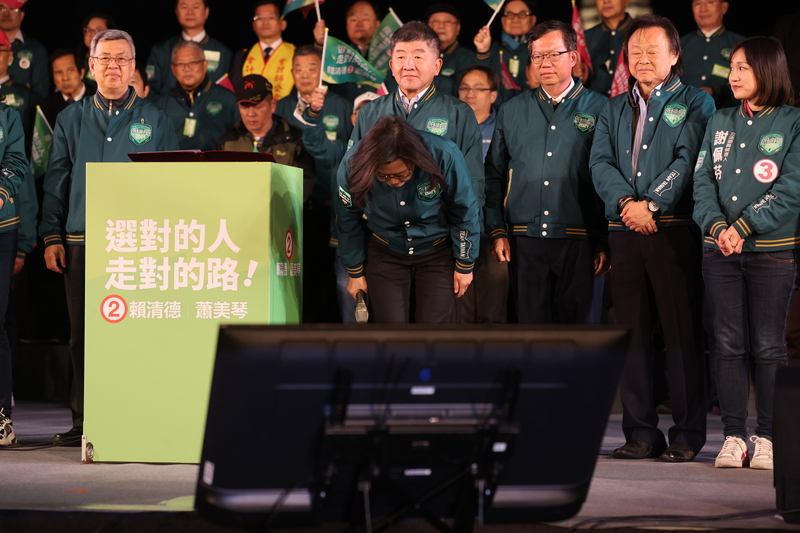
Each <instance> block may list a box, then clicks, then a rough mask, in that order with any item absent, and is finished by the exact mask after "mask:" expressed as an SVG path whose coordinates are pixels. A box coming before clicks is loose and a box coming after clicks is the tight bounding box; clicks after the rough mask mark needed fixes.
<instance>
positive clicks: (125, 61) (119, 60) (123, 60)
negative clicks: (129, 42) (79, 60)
mask: <svg viewBox="0 0 800 533" xmlns="http://www.w3.org/2000/svg"><path fill="white" fill-rule="evenodd" d="M92 59H94V60H95V61H97V62H98V63H100V64H101V65H103V66H104V67H107V66H109V65H110V64H111V62H112V61H113V62H114V63H116V64H117V65H119V66H120V67H126V66H128V65H129V64H130V62H131V61H133V59H131V58H128V57H108V56H103V57H93V58H92Z"/></svg>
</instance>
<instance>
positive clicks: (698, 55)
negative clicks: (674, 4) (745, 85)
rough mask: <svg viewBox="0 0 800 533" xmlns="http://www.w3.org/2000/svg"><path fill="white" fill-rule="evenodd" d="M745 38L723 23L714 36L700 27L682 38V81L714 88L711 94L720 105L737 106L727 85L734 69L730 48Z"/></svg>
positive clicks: (696, 85) (720, 106)
mask: <svg viewBox="0 0 800 533" xmlns="http://www.w3.org/2000/svg"><path fill="white" fill-rule="evenodd" d="M742 39H744V37H742V36H741V35H739V34H738V33H733V32H732V31H727V30H726V29H725V27H724V26H723V27H721V28H720V29H719V30H717V31H716V32H715V33H714V35H712V36H711V37H706V36H705V35H704V34H703V32H701V31H700V30H697V31H694V32H692V33H689V34H687V35H684V36H683V37H681V57H682V58H683V74H682V75H681V80H683V83H685V84H687V85H694V86H695V87H711V88H712V91H713V94H712V95H711V96H713V97H714V101H715V102H716V103H717V107H719V108H722V107H730V106H735V105H738V102H737V101H736V99H735V98H734V97H733V93H732V92H731V88H730V85H728V74H730V71H731V68H730V66H731V49H732V48H733V47H734V45H735V44H736V43H738V42H739V41H741V40H742Z"/></svg>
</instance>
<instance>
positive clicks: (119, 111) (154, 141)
mask: <svg viewBox="0 0 800 533" xmlns="http://www.w3.org/2000/svg"><path fill="white" fill-rule="evenodd" d="M89 56H90V57H89V68H90V69H91V70H92V74H93V76H94V78H95V80H97V93H95V95H94V96H93V97H91V98H83V99H82V100H81V101H79V102H76V103H75V104H74V105H70V106H69V107H67V108H66V109H64V111H62V112H61V113H60V114H59V115H58V119H56V124H55V130H54V132H53V142H52V147H51V149H50V162H49V167H48V169H47V174H46V175H45V178H44V199H43V201H42V220H41V222H40V224H39V234H40V236H41V237H42V239H43V240H44V245H45V251H44V258H45V262H46V264H47V268H49V269H50V270H52V271H54V272H58V273H63V274H64V284H65V286H66V290H67V305H68V311H69V318H70V359H71V365H72V386H71V391H70V409H71V410H72V428H71V429H70V430H69V431H67V432H65V433H61V434H58V435H56V436H55V438H54V443H55V444H58V445H62V446H80V445H81V435H82V434H83V392H84V391H83V383H84V381H83V362H84V361H83V347H84V342H83V339H84V303H85V302H84V275H85V270H86V268H85V267H86V261H85V247H84V243H85V237H84V236H85V230H86V221H85V207H84V206H85V203H86V163H90V162H127V161H130V158H129V157H128V154H129V153H133V152H158V151H166V150H177V149H178V141H177V139H176V138H175V132H174V130H173V127H172V122H170V120H169V118H168V117H167V115H166V114H165V113H164V112H163V111H162V110H161V109H160V108H158V107H157V106H155V105H154V104H152V103H149V102H147V101H145V100H144V99H142V98H139V97H138V96H137V95H136V92H135V91H134V89H133V88H132V87H131V86H130V80H131V77H132V76H133V72H134V70H135V68H136V59H135V58H136V49H135V47H134V44H133V39H131V36H130V35H128V34H127V33H125V32H124V31H121V30H106V31H103V32H100V33H98V34H97V35H96V36H95V37H94V39H92V43H91V47H90V49H89Z"/></svg>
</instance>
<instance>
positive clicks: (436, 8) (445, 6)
mask: <svg viewBox="0 0 800 533" xmlns="http://www.w3.org/2000/svg"><path fill="white" fill-rule="evenodd" d="M436 13H447V14H448V15H453V16H454V17H455V18H456V20H457V21H458V22H461V10H459V9H458V8H457V7H456V6H455V5H453V4H451V3H439V4H431V5H430V6H429V7H428V9H426V10H425V14H424V15H422V18H423V19H424V20H425V22H428V21H429V20H430V18H431V17H432V16H434V15H435V14H436Z"/></svg>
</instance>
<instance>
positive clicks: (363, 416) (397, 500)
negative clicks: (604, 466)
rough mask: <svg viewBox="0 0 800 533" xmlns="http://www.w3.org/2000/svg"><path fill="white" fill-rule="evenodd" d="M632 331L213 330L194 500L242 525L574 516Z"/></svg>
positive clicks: (458, 522)
mask: <svg viewBox="0 0 800 533" xmlns="http://www.w3.org/2000/svg"><path fill="white" fill-rule="evenodd" d="M628 342H629V329H628V328H627V327H623V326H585V325H581V326H553V325H549V326H530V325H502V326H500V325H485V326H483V325H453V326H432V325H402V326H390V325H372V324H369V325H342V324H336V325H334V324H331V325H325V324H313V325H302V326H221V328H220V332H219V340H218V345H217V356H216V363H215V367H214V374H213V382H212V386H211V395H210V399H209V406H208V416H207V422H206V429H205V440H204V442H203V451H202V457H201V465H200V473H199V477H198V483H197V492H196V499H195V508H196V509H197V510H198V511H199V512H200V513H201V514H202V515H204V516H206V517H207V518H209V519H211V520H213V521H215V522H217V523H220V524H224V525H232V526H242V527H253V526H257V525H265V524H269V525H273V526H291V525H299V526H309V525H317V524H321V523H329V522H350V523H351V524H362V525H366V524H370V525H371V526H381V525H384V526H385V525H386V524H388V523H389V522H392V521H397V520H401V519H403V518H404V517H406V516H412V515H416V516H420V517H422V518H424V519H427V520H429V521H431V522H432V523H434V525H436V527H438V528H439V529H442V528H443V527H445V526H444V525H445V524H447V525H453V524H455V526H453V527H455V528H456V530H461V531H463V530H468V527H466V526H465V524H467V523H471V522H472V521H474V520H475V519H476V518H478V519H479V520H480V521H482V522H485V523H530V522H543V521H547V522H549V521H558V520H563V519H566V518H569V517H571V516H574V515H575V514H576V513H577V512H578V511H579V510H580V508H581V505H582V504H583V502H584V500H585V498H586V494H587V491H588V489H589V483H590V481H591V478H592V473H593V471H594V465H595V462H596V459H597V454H598V451H599V449H600V444H601V441H602V438H603V433H604V431H605V427H606V422H607V420H608V415H609V411H610V409H611V404H612V401H613V397H614V392H615V389H616V385H617V381H618V379H619V374H620V371H621V368H622V362H623V360H624V357H625V352H626V349H627V346H628ZM371 529H372V528H367V530H371ZM375 529H379V527H376V528H375Z"/></svg>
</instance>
